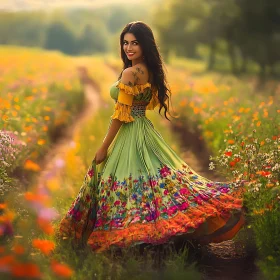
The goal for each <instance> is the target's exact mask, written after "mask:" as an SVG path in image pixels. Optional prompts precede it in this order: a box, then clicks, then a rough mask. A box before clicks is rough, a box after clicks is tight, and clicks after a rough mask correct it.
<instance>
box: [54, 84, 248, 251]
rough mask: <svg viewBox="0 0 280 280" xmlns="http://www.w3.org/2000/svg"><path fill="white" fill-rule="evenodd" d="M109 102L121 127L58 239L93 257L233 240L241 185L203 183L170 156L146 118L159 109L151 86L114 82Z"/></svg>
mask: <svg viewBox="0 0 280 280" xmlns="http://www.w3.org/2000/svg"><path fill="white" fill-rule="evenodd" d="M110 95H111V97H112V98H113V99H114V101H115V110H114V113H113V115H112V117H111V119H119V120H122V121H123V122H124V123H123V124H122V126H121V127H120V129H119V131H118V133H117V134H116V136H115V138H114V140H113V142H112V143H111V145H110V147H109V149H108V153H107V157H106V159H105V160H104V161H103V162H102V163H101V164H99V165H95V163H94V161H93V163H92V165H91V166H90V167H89V168H88V171H87V173H86V174H85V177H84V181H83V183H82V186H81V188H80V191H79V193H78V195H77V197H76V199H75V200H74V201H73V203H72V205H71V207H70V209H69V211H68V212H67V213H66V215H65V217H64V218H63V219H62V221H61V222H60V226H59V233H60V234H61V235H62V236H66V237H68V238H69V237H74V238H75V240H77V241H79V240H82V241H83V242H86V243H87V244H88V245H89V246H91V248H92V249H93V250H95V251H103V250H106V249H108V248H110V247H111V246H117V247H126V246H133V245H136V244H141V243H150V244H160V243H165V242H168V241H169V240H171V239H173V238H175V237H176V236H179V235H181V237H182V235H185V237H186V238H195V239H197V240H200V241H201V242H204V243H208V242H221V241H224V240H228V239H231V238H232V237H233V236H234V235H235V234H236V233H237V232H238V231H239V229H240V228H241V227H242V225H243V224H244V214H243V208H242V203H243V200H242V193H243V189H244V188H243V182H215V181H211V180H209V179H207V178H204V177H202V176H200V175H199V174H197V173H196V172H195V171H194V170H193V169H192V168H191V167H190V166H188V165H187V163H186V162H184V161H183V160H182V159H181V158H180V157H179V156H178V155H177V154H176V153H175V152H174V151H173V150H172V149H171V147H170V146H169V145H168V144H167V143H166V142H165V141H164V139H163V138H162V136H161V135H160V133H159V132H158V131H157V130H156V129H155V128H154V126H153V124H152V122H151V121H150V120H149V119H148V118H147V117H146V115H145V113H146V110H152V109H154V108H156V107H157V106H158V105H159V102H158V99H157V91H156V90H155V89H154V88H153V87H152V85H151V84H150V83H146V84H142V85H135V86H129V85H126V84H124V83H122V82H121V81H117V82H115V83H114V84H113V85H112V86H111V88H110Z"/></svg>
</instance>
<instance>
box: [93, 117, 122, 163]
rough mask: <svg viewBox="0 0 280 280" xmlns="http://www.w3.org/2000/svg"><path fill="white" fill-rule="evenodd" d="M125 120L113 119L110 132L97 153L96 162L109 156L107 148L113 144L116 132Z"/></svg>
mask: <svg viewBox="0 0 280 280" xmlns="http://www.w3.org/2000/svg"><path fill="white" fill-rule="evenodd" d="M122 124H123V122H122V121H120V120H118V119H113V120H112V123H111V125H110V128H109V130H108V133H107V135H106V137H105V139H104V141H103V143H102V145H101V147H100V149H99V150H98V151H97V152H96V154H95V158H94V160H95V162H96V164H99V163H101V162H102V161H103V160H104V159H105V158H106V156H107V150H108V148H109V146H110V145H111V143H112V141H113V140H114V138H115V136H116V134H117V133H118V131H119V129H120V127H121V126H122Z"/></svg>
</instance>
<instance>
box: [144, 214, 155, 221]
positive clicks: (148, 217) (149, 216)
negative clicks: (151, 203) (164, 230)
mask: <svg viewBox="0 0 280 280" xmlns="http://www.w3.org/2000/svg"><path fill="white" fill-rule="evenodd" d="M145 219H146V221H148V222H150V221H151V220H153V217H152V216H151V215H148V216H146V217H145Z"/></svg>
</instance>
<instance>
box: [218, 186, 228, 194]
mask: <svg viewBox="0 0 280 280" xmlns="http://www.w3.org/2000/svg"><path fill="white" fill-rule="evenodd" d="M218 190H219V191H220V192H221V193H227V192H228V191H229V189H228V188H227V187H219V188H218Z"/></svg>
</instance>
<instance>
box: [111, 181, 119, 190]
mask: <svg viewBox="0 0 280 280" xmlns="http://www.w3.org/2000/svg"><path fill="white" fill-rule="evenodd" d="M117 188H118V185H117V182H114V183H113V186H112V189H113V191H116V190H117Z"/></svg>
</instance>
